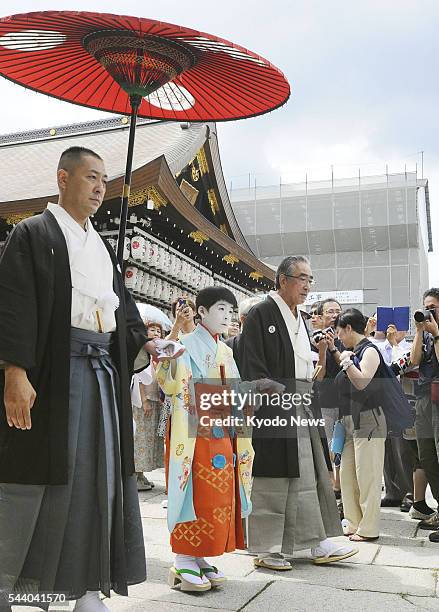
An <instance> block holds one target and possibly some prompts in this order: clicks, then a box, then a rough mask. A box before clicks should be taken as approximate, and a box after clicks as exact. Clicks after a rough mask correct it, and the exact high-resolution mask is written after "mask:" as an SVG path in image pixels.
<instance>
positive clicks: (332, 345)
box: [313, 298, 345, 510]
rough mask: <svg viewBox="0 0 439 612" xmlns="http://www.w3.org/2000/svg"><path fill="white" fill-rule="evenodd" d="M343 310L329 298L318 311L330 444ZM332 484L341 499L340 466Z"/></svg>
mask: <svg viewBox="0 0 439 612" xmlns="http://www.w3.org/2000/svg"><path fill="white" fill-rule="evenodd" d="M341 311H342V309H341V306H340V304H339V303H338V302H337V300H336V299H335V298H327V299H326V300H323V301H322V302H320V304H319V306H318V311H317V312H318V315H319V316H320V319H321V326H322V331H321V333H322V334H324V335H325V336H326V342H327V349H326V364H325V374H324V378H323V380H322V381H321V383H320V385H319V398H320V406H321V410H322V416H323V418H324V419H325V432H326V437H327V438H328V444H329V445H331V440H332V432H333V429H334V423H335V422H336V421H337V419H338V418H339V406H338V394H337V389H336V387H335V384H334V380H335V377H336V376H337V374H338V372H339V370H340V367H339V364H340V354H341V353H342V352H343V351H344V350H345V347H344V346H343V343H342V342H341V341H340V340H339V339H338V338H337V337H336V335H335V322H336V320H337V317H338V316H339V314H340V313H341ZM317 333H318V332H314V334H313V338H314V340H316V338H315V336H316V334H317ZM332 486H333V489H334V494H335V497H336V499H337V500H341V491H340V475H339V468H338V467H335V466H334V471H333V482H332ZM339 510H341V504H339Z"/></svg>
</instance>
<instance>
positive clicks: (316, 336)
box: [312, 327, 334, 344]
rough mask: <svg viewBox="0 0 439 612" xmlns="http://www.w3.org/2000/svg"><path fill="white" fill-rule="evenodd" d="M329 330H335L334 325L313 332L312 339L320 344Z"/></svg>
mask: <svg viewBox="0 0 439 612" xmlns="http://www.w3.org/2000/svg"><path fill="white" fill-rule="evenodd" d="M329 331H332V332H333V331H334V330H333V328H332V327H327V328H326V329H316V331H315V332H313V334H312V339H313V341H314V342H315V344H318V343H319V342H320V340H323V338H325V337H326V332H329Z"/></svg>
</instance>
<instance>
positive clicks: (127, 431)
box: [0, 147, 439, 612]
mask: <svg viewBox="0 0 439 612" xmlns="http://www.w3.org/2000/svg"><path fill="white" fill-rule="evenodd" d="M57 176H58V186H59V202H58V204H49V205H48V207H47V209H46V210H45V211H44V212H43V213H42V214H41V215H36V216H34V217H33V218H30V219H27V220H25V221H23V222H21V223H20V224H18V225H17V226H16V228H15V229H14V231H13V232H12V233H11V235H10V237H9V239H8V242H7V244H6V247H5V249H4V251H3V253H2V257H1V259H0V359H1V360H2V361H3V362H4V374H2V376H1V378H0V384H1V386H0V483H1V484H0V559H1V564H0V610H1V611H2V612H3V611H5V610H10V606H11V604H15V603H20V601H21V602H23V601H24V600H23V599H21V600H20V599H18V598H19V596H20V595H22V594H23V593H32V594H33V599H32V602H33V604H34V605H39V606H40V607H42V608H43V609H47V603H48V602H47V601H45V600H44V597H43V594H44V593H46V594H47V593H64V594H67V598H68V599H72V600H76V604H75V611H76V612H81V611H82V612H103V611H104V610H106V609H107V608H106V606H105V605H104V603H103V602H102V601H101V599H100V597H99V594H100V593H103V594H104V595H106V596H109V595H110V591H112V590H113V591H115V592H116V593H119V594H122V595H127V593H128V585H131V584H136V583H139V582H142V581H144V580H145V579H146V563H145V550H144V543H143V537H142V527H141V519H140V511H139V498H138V491H145V490H150V489H151V488H153V487H154V482H151V481H150V480H149V479H148V476H147V473H149V472H151V471H152V470H154V469H155V468H157V467H161V466H164V467H165V472H166V488H167V522H168V527H169V531H170V543H171V548H172V551H173V552H174V554H175V559H174V563H173V565H172V567H171V568H170V570H169V585H170V586H171V587H176V586H177V585H178V586H179V587H180V588H181V590H184V591H196V592H203V591H208V590H210V589H211V588H214V587H218V586H220V585H223V584H224V582H225V581H226V576H225V575H224V573H223V571H222V570H221V568H220V567H219V568H218V567H216V566H215V565H213V563H212V562H211V561H210V560H209V557H220V556H221V555H222V554H223V553H225V552H231V551H233V550H235V549H246V550H247V551H248V553H249V554H250V555H252V556H253V559H254V565H255V568H264V569H270V570H273V571H277V572H282V571H289V570H291V569H292V567H293V554H294V553H295V552H296V551H298V550H309V551H310V558H311V560H312V562H313V563H315V564H316V565H325V564H328V563H334V562H338V561H341V560H345V559H348V558H349V557H351V556H353V555H355V554H356V553H357V552H358V550H359V549H358V546H360V545H361V543H362V542H367V541H371V540H376V539H377V538H379V533H380V507H382V506H395V507H400V509H401V511H403V512H406V511H408V512H409V514H410V516H411V517H412V519H413V520H418V521H419V525H420V527H421V528H423V529H426V530H430V531H431V533H430V536H429V538H430V540H431V541H432V542H438V541H439V515H438V513H437V510H436V509H434V508H432V507H430V506H429V505H428V503H427V502H426V490H427V487H428V485H429V486H430V489H431V492H432V495H433V498H434V500H435V502H436V503H437V502H438V500H439V410H438V404H439V360H438V358H439V342H438V341H439V328H438V321H439V289H435V288H432V289H429V290H428V291H426V292H425V294H424V296H423V307H422V309H421V310H420V311H419V313H417V314H418V315H419V316H416V323H415V329H416V332H415V335H414V339H413V341H411V340H410V338H409V336H408V330H398V329H396V327H395V326H393V325H390V326H389V327H388V328H387V330H386V331H385V332H380V331H378V330H377V325H376V323H377V321H376V317H375V316H372V317H369V318H367V317H365V316H364V315H363V313H361V312H360V311H359V310H358V309H356V308H347V309H343V308H342V306H341V305H340V304H339V302H338V301H337V300H336V299H335V298H330V299H325V300H323V301H322V302H319V303H315V304H313V305H312V307H311V310H310V313H309V314H308V313H307V312H306V309H305V307H304V302H305V301H306V299H307V296H308V294H309V292H310V288H311V286H312V285H313V284H314V278H313V274H312V269H311V265H310V262H309V261H308V259H307V258H306V257H304V256H299V255H297V256H289V257H286V258H285V259H284V260H283V261H282V262H281V263H280V264H279V267H278V269H277V271H276V278H275V288H274V290H273V291H270V293H269V294H268V295H266V296H265V295H264V296H262V295H261V296H255V297H253V298H249V299H245V300H243V301H242V302H241V303H240V304H237V302H236V298H235V296H234V294H233V293H232V292H231V291H230V290H229V289H227V288H225V287H218V286H216V287H207V288H204V289H202V290H201V291H199V293H198V295H197V296H196V300H195V302H193V301H191V300H189V299H187V297H186V296H184V295H182V296H181V297H180V298H178V299H177V300H176V301H174V303H173V304H172V315H173V319H174V320H173V321H170V320H169V319H168V318H167V317H166V316H164V315H163V313H161V312H160V311H159V310H158V309H156V308H154V307H151V306H149V305H138V307H136V305H135V303H134V301H133V299H132V297H131V295H130V293H129V292H128V291H127V290H126V288H125V287H124V284H123V277H122V274H121V271H120V268H119V267H118V264H117V261H116V259H115V256H114V253H113V251H112V249H111V247H109V246H108V245H107V244H106V243H105V241H103V240H101V238H100V237H99V235H98V234H97V233H96V232H95V230H94V229H93V225H92V224H91V223H90V220H89V217H90V215H92V214H93V213H94V212H96V210H97V209H98V208H99V206H100V204H101V202H102V200H103V197H104V194H105V186H106V172H105V165H104V162H103V160H102V159H101V158H100V157H99V156H98V155H97V154H96V153H94V152H93V151H91V150H89V149H82V148H79V147H73V148H71V149H69V150H67V151H65V152H64V153H63V155H62V156H61V159H60V162H59V166H58V173H57ZM90 262H93V265H92V266H91V265H90ZM130 391H131V395H130ZM383 481H384V487H385V488H384V495H383V492H382V484H383ZM343 535H345V536H346V540H345V541H344V542H342V543H341V540H340V538H338V539H337V540H336V541H335V540H333V539H332V538H334V537H335V536H343ZM219 565H220V563H219ZM37 596H40V597H41V599H36V597H37Z"/></svg>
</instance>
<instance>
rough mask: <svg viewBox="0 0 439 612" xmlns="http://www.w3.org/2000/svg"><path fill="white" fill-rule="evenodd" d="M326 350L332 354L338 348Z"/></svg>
mask: <svg viewBox="0 0 439 612" xmlns="http://www.w3.org/2000/svg"><path fill="white" fill-rule="evenodd" d="M438 338H439V336H438ZM328 351H329V352H330V353H331V355H333V354H334V353H336V352H337V351H338V349H337V348H334V349H328Z"/></svg>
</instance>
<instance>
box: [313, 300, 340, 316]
mask: <svg viewBox="0 0 439 612" xmlns="http://www.w3.org/2000/svg"><path fill="white" fill-rule="evenodd" d="M329 302H335V303H336V304H338V305H339V306H340V310H341V304H340V302H339V301H338V300H336V299H335V298H326V299H325V300H322V301H321V302H319V303H318V304H319V305H318V309H317V314H319V315H322V314H323V306H324V305H325V304H329Z"/></svg>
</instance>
